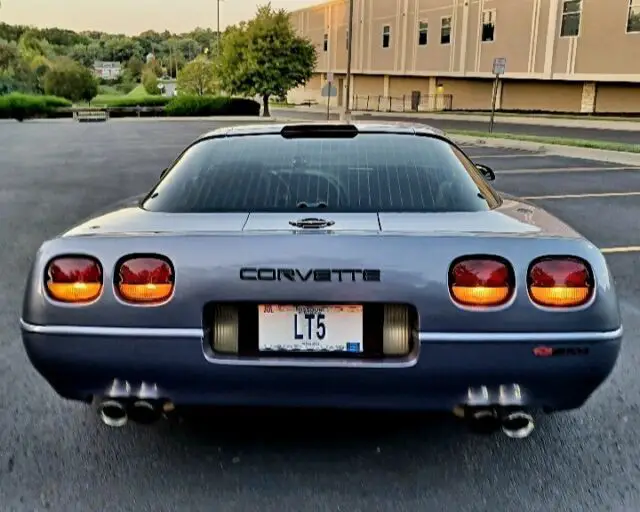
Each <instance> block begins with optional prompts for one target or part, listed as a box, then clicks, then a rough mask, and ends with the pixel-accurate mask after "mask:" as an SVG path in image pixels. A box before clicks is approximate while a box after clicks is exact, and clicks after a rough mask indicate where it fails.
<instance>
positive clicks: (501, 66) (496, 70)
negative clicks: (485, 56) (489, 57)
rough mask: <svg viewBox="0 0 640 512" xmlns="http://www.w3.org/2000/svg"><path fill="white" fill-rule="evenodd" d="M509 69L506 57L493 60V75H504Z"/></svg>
mask: <svg viewBox="0 0 640 512" xmlns="http://www.w3.org/2000/svg"><path fill="white" fill-rule="evenodd" d="M506 68H507V59H506V58H504V57H496V58H495V59H493V74H494V75H504V72H505V69H506Z"/></svg>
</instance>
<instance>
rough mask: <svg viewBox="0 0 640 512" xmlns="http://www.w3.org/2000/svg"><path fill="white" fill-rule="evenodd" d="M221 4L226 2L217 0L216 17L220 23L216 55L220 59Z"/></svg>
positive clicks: (217, 33)
mask: <svg viewBox="0 0 640 512" xmlns="http://www.w3.org/2000/svg"><path fill="white" fill-rule="evenodd" d="M220 2H224V0H216V5H217V11H218V13H217V15H216V19H217V22H218V28H217V32H216V35H217V37H216V55H217V56H218V57H220Z"/></svg>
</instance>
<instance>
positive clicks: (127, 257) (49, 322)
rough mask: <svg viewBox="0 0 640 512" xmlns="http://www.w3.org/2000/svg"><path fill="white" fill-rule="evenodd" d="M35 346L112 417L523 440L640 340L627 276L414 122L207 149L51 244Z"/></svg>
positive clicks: (234, 138)
mask: <svg viewBox="0 0 640 512" xmlns="http://www.w3.org/2000/svg"><path fill="white" fill-rule="evenodd" d="M21 325H22V332H23V339H24V342H25V346H26V348H27V352H28V354H29V357H30V359H31V361H32V363H33V364H34V366H35V367H36V368H37V369H38V370H39V371H40V373H41V374H42V375H43V376H44V377H45V378H46V379H47V380H48V382H49V383H50V384H51V385H52V386H53V387H54V388H55V389H56V391H57V392H58V393H59V394H60V395H61V396H63V397H65V398H68V399H73V400H82V401H86V402H91V401H95V402H97V403H98V404H99V408H100V411H101V414H102V417H103V419H104V421H105V422H106V423H108V424H110V425H113V426H120V425H123V424H124V423H126V421H127V419H129V418H131V419H133V420H135V421H139V422H147V421H151V420H155V419H157V418H158V417H160V416H161V415H162V414H165V413H168V412H169V411H172V410H173V409H174V408H176V407H177V408H178V409H179V407H180V406H181V405H184V406H186V405H247V406H252V405H268V406H295V407H297V406H311V407H341V408H377V409H379V408H383V409H415V410H440V411H456V412H459V413H461V414H462V415H463V416H464V417H465V418H468V419H470V420H471V421H475V422H476V423H477V422H480V421H483V422H484V421H488V423H489V424H490V425H492V426H493V427H495V428H497V427H498V426H499V425H500V424H502V425H503V428H504V430H505V432H507V433H508V434H509V435H511V436H514V437H523V436H526V435H528V434H529V433H530V431H531V429H532V427H533V418H532V416H531V413H532V411H534V410H536V409H544V410H546V411H549V412H550V411H557V410H569V409H574V408H578V407H580V406H582V405H583V404H584V403H585V401H586V400H587V399H588V398H589V396H590V395H591V394H592V393H593V392H594V391H595V390H596V389H597V388H598V387H599V386H600V385H601V384H602V383H603V382H604V381H605V379H606V378H607V376H608V375H609V373H610V372H611V370H612V369H613V367H614V365H615V362H616V360H617V357H618V352H619V349H620V343H621V337H622V326H621V321H620V316H619V312H618V303H617V298H616V295H615V290H614V287H613V282H612V280H611V276H610V274H609V271H608V268H607V264H606V261H605V259H604V257H603V256H602V255H601V254H600V252H599V251H598V250H597V249H596V248H595V247H594V246H593V245H592V244H591V243H590V242H589V241H587V240H585V239H584V238H582V237H581V236H580V235H579V234H578V233H576V232H575V231H573V230H572V229H571V228H570V227H568V226H567V225H565V224H564V223H563V222H561V221H560V220H558V219H556V218H554V217H553V216H551V215H550V214H548V213H547V212H545V211H544V210H541V209H539V208H536V207H535V206H533V205H531V204H528V203H523V202H520V201H518V200H516V199H515V198H509V197H503V196H501V195H500V194H499V193H498V192H497V191H496V190H495V189H493V188H492V186H491V185H490V183H489V182H488V180H487V176H485V175H483V173H481V172H480V170H479V169H478V168H477V167H476V166H475V165H474V164H473V162H471V161H470V160H469V159H468V157H467V156H466V155H465V154H464V152H463V151H462V150H461V149H460V148H459V147H457V146H456V145H455V144H454V143H452V142H451V141H450V140H449V139H448V138H447V137H445V136H444V135H442V134H440V133H439V132H436V131H434V130H429V129H425V128H422V129H416V128H413V127H407V126H399V125H393V124H391V125H376V124H370V125H369V124H362V125H358V126H352V125H343V124H330V123H326V124H314V125H290V126H280V125H264V126H260V127H244V128H240V127H236V128H232V129H227V130H222V131H218V132H214V133H212V134H208V135H206V136H203V137H202V138H201V139H199V140H198V141H196V142H194V144H192V145H191V146H190V147H189V148H187V149H186V150H185V152H184V153H182V154H181V155H180V156H179V157H178V159H177V160H176V162H175V163H174V165H173V166H172V167H171V168H170V169H169V170H168V172H166V173H164V174H163V177H162V179H161V180H160V182H159V183H158V184H157V185H156V186H154V187H153V188H152V190H150V191H149V193H148V194H147V195H146V196H145V197H143V198H141V200H140V201H139V202H137V203H135V204H131V205H128V206H125V207H122V208H119V209H116V210H114V211H112V212H110V213H107V214H105V215H101V216H99V217H96V218H94V219H91V220H89V221H87V222H85V223H83V224H80V225H78V226H76V227H74V228H72V229H70V230H69V231H68V232H66V233H64V234H63V235H61V236H60V237H57V238H55V239H52V240H49V241H47V242H45V243H44V244H43V245H42V247H41V248H40V250H39V251H38V254H37V257H36V260H35V262H34V265H33V269H32V272H31V274H30V276H29V279H28V285H27V290H26V295H25V301H24V308H23V315H22V322H21Z"/></svg>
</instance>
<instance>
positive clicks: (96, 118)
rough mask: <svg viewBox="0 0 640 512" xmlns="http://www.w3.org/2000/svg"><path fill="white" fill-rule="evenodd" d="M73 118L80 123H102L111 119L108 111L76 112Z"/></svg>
mask: <svg viewBox="0 0 640 512" xmlns="http://www.w3.org/2000/svg"><path fill="white" fill-rule="evenodd" d="M73 118H74V119H75V120H76V121H78V122H79V123H100V122H105V121H106V120H107V119H109V112H108V111H107V110H76V111H75V112H74V113H73Z"/></svg>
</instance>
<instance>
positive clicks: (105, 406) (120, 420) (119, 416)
mask: <svg viewBox="0 0 640 512" xmlns="http://www.w3.org/2000/svg"><path fill="white" fill-rule="evenodd" d="M98 412H99V415H100V419H101V420H102V423H104V424H105V425H107V426H108V427H124V426H125V425H126V424H127V421H128V416H127V410H126V409H125V407H124V405H122V404H121V403H120V402H118V401H117V400H104V401H102V402H101V403H100V405H99V406H98Z"/></svg>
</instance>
